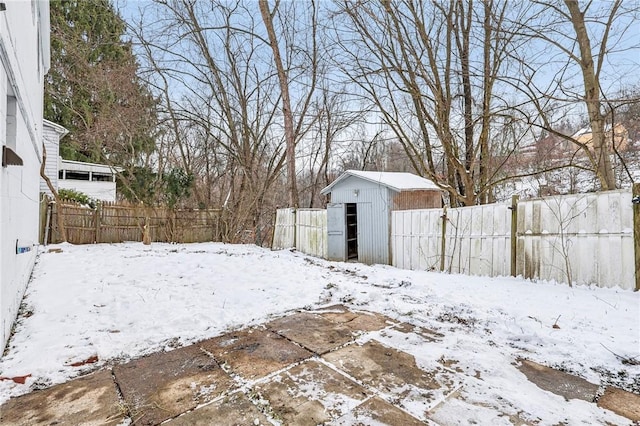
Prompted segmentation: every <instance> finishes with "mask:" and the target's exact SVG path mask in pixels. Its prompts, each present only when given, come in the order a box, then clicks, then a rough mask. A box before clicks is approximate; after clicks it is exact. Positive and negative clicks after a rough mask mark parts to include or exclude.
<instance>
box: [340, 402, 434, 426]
mask: <svg viewBox="0 0 640 426" xmlns="http://www.w3.org/2000/svg"><path fill="white" fill-rule="evenodd" d="M373 424H375V425H380V426H383V425H388V426H396V425H398V426H400V425H402V426H424V424H425V423H424V422H423V421H420V420H418V419H416V418H415V417H413V416H411V415H410V414H408V413H406V412H404V411H402V410H400V409H399V408H397V407H394V406H393V405H391V404H389V403H388V402H386V401H385V400H383V399H380V398H378V397H374V398H371V399H369V400H368V401H367V402H365V403H364V404H361V405H359V406H358V407H356V409H355V410H353V411H351V412H349V413H347V414H345V415H344V416H342V417H340V418H339V419H337V420H335V421H333V422H331V423H329V425H335V426H370V425H373Z"/></svg>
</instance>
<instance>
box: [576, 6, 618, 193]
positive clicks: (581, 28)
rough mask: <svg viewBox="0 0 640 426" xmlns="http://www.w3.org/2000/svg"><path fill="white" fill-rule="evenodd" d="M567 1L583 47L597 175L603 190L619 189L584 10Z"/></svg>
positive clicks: (585, 96) (578, 39)
mask: <svg viewBox="0 0 640 426" xmlns="http://www.w3.org/2000/svg"><path fill="white" fill-rule="evenodd" d="M565 4H566V5H567V8H568V9H569V13H570V14H571V24H572V25H573V28H574V30H575V32H576V41H577V42H578V46H579V47H580V61H579V63H580V68H581V69H582V80H583V83H584V101H585V103H586V105H587V112H588V114H589V124H590V125H591V134H592V138H593V139H592V143H593V149H594V151H595V155H596V161H597V167H596V175H597V176H598V179H599V180H600V186H601V188H602V189H603V190H610V189H615V188H616V179H615V175H614V173H613V166H612V165H611V157H610V156H609V154H610V152H611V149H610V146H609V143H608V140H607V138H606V137H605V131H604V126H605V120H604V116H603V115H602V111H601V110H602V103H601V101H600V81H599V77H598V75H597V73H596V71H595V67H594V62H593V56H592V54H591V40H590V39H589V34H588V33H587V27H586V25H585V22H584V14H583V13H582V12H581V11H580V5H579V4H578V1H577V0H565Z"/></svg>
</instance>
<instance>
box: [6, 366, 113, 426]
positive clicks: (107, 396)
mask: <svg viewBox="0 0 640 426" xmlns="http://www.w3.org/2000/svg"><path fill="white" fill-rule="evenodd" d="M125 418H126V411H125V409H124V407H123V406H122V405H121V404H120V401H119V399H118V394H117V392H116V386H115V384H114V383H113V377H112V376H111V372H109V371H99V372H97V373H93V374H89V375H88V376H84V377H80V378H79V379H76V380H72V381H70V382H67V383H63V384H60V385H56V386H53V387H51V388H49V389H45V390H41V391H36V392H32V393H30V394H27V395H23V396H21V397H19V398H13V399H10V400H9V401H8V402H7V403H6V404H4V405H3V406H2V407H1V408H0V424H3V425H15V426H23V425H24V426H35V425H53V424H55V425H68V426H75V425H79V424H84V425H96V426H97V425H101V426H112V425H118V424H120V423H122V421H123V420H124V419H125Z"/></svg>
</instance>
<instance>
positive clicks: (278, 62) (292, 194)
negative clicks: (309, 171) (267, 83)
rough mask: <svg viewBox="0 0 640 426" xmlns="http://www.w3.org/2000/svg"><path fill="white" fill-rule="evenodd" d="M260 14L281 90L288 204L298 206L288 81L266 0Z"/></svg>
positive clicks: (262, 3)
mask: <svg viewBox="0 0 640 426" xmlns="http://www.w3.org/2000/svg"><path fill="white" fill-rule="evenodd" d="M258 3H259V5H260V14H261V15H262V20H263V21H264V26H265V27H266V29H267V34H268V35H269V43H270V45H271V50H272V51H273V61H274V63H275V66H276V70H277V72H278V80H279V82H280V91H281V92H282V115H283V119H284V139H285V143H286V158H287V187H288V193H289V206H290V207H294V208H296V207H298V188H297V184H296V140H295V134H294V131H293V112H292V111H291V99H290V97H289V81H288V76H287V72H286V71H285V69H284V65H283V64H282V58H281V57H280V49H279V47H278V39H277V38H276V32H275V30H274V29H273V16H272V15H271V12H270V11H269V5H268V4H267V0H260V1H259V2H258Z"/></svg>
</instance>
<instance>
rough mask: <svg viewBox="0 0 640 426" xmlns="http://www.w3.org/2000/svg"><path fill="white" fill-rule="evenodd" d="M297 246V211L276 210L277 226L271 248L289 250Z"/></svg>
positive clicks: (289, 209)
mask: <svg viewBox="0 0 640 426" xmlns="http://www.w3.org/2000/svg"><path fill="white" fill-rule="evenodd" d="M295 245H296V210H295V209H291V208H288V209H278V210H276V224H275V226H274V231H273V242H272V243H271V248H272V249H274V250H280V249H287V248H292V247H295Z"/></svg>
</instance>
